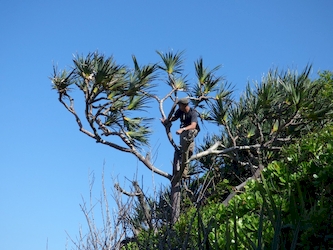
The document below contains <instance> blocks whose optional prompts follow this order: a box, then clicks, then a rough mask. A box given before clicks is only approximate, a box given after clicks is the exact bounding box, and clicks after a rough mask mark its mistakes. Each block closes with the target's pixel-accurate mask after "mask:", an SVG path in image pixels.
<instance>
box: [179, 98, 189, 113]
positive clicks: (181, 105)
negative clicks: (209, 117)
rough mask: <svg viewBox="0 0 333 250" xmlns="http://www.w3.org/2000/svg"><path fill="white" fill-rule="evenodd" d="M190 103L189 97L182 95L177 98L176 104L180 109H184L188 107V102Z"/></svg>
mask: <svg viewBox="0 0 333 250" xmlns="http://www.w3.org/2000/svg"><path fill="white" fill-rule="evenodd" d="M189 103H190V99H189V98H188V97H184V98H181V99H179V100H178V105H179V109H180V110H181V111H183V112H184V111H186V110H187V109H188V108H187V107H188V104H189Z"/></svg>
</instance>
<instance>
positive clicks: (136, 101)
mask: <svg viewBox="0 0 333 250" xmlns="http://www.w3.org/2000/svg"><path fill="white" fill-rule="evenodd" d="M128 101H129V103H128V106H127V107H126V110H136V111H139V110H141V111H142V110H144V109H145V108H147V107H148V106H147V104H148V102H149V101H150V98H149V97H148V96H146V95H136V96H131V97H130V98H129V99H128Z"/></svg>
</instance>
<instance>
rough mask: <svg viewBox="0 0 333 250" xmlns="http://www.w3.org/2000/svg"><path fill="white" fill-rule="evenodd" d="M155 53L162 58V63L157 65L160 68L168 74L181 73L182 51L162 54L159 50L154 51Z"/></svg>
mask: <svg viewBox="0 0 333 250" xmlns="http://www.w3.org/2000/svg"><path fill="white" fill-rule="evenodd" d="M156 52H157V54H159V56H160V57H161V58H162V60H163V63H164V65H163V66H158V67H159V68H160V69H162V70H164V71H166V72H167V73H168V74H169V75H172V74H181V73H182V71H183V63H184V59H183V55H184V51H180V52H176V53H172V52H169V53H165V54H163V53H162V52H160V51H156Z"/></svg>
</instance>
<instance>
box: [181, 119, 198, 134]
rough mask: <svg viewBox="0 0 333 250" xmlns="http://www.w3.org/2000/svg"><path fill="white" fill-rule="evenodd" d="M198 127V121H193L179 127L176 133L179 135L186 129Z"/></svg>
mask: <svg viewBox="0 0 333 250" xmlns="http://www.w3.org/2000/svg"><path fill="white" fill-rule="evenodd" d="M196 128H197V123H196V122H191V124H190V125H188V126H186V127H183V128H180V129H178V130H177V131H176V134H177V135H180V134H181V133H183V132H184V131H186V130H192V129H196Z"/></svg>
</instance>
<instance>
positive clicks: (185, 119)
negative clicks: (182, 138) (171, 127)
mask: <svg viewBox="0 0 333 250" xmlns="http://www.w3.org/2000/svg"><path fill="white" fill-rule="evenodd" d="M174 117H175V118H176V119H178V118H180V127H181V128H184V127H187V126H188V125H191V123H192V122H195V123H196V124H197V127H196V129H198V130H199V125H198V113H197V111H195V110H194V109H192V108H190V111H189V112H188V113H185V112H183V111H181V110H180V109H177V111H176V112H175V115H174Z"/></svg>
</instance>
